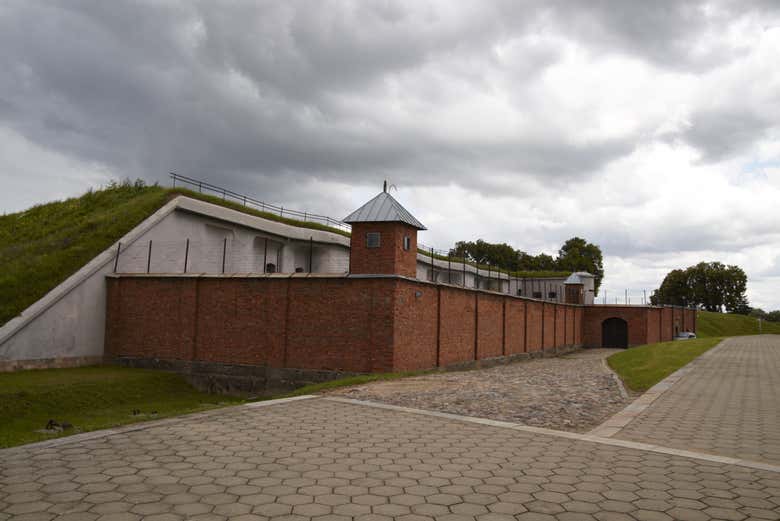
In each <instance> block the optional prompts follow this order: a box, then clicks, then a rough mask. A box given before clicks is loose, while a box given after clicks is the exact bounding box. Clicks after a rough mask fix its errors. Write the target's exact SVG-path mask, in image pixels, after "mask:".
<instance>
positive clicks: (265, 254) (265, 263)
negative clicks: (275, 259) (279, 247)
mask: <svg viewBox="0 0 780 521" xmlns="http://www.w3.org/2000/svg"><path fill="white" fill-rule="evenodd" d="M266 266H268V237H266V238H265V245H264V246H263V273H265V270H266V269H267V268H266Z"/></svg>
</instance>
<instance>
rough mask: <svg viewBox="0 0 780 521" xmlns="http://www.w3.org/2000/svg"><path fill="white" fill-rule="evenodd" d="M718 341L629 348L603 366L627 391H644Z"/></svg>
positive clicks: (707, 339) (608, 359)
mask: <svg viewBox="0 0 780 521" xmlns="http://www.w3.org/2000/svg"><path fill="white" fill-rule="evenodd" d="M721 340H722V338H718V337H711V338H697V339H694V340H675V341H671V342H660V343H657V344H647V345H644V346H639V347H632V348H631V349H626V350H625V351H622V352H620V353H616V354H614V355H612V356H610V357H609V358H607V363H608V364H609V366H610V367H611V368H612V369H613V370H614V371H615V372H616V373H617V374H618V375H619V376H620V378H622V379H623V382H624V383H625V384H626V386H627V387H628V388H629V389H631V390H632V391H637V392H641V391H646V390H648V389H650V388H651V387H652V386H654V385H655V384H657V383H658V382H660V381H661V380H663V379H664V378H666V377H667V376H669V375H670V374H672V373H673V372H675V371H676V370H678V369H679V368H681V367H683V366H684V365H686V364H687V363H688V362H690V361H691V360H693V359H694V358H696V357H697V356H699V355H701V354H702V353H704V352H705V351H707V350H708V349H711V348H713V347H715V346H716V345H717V344H718V342H720V341H721Z"/></svg>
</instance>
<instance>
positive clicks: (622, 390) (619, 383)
mask: <svg viewBox="0 0 780 521" xmlns="http://www.w3.org/2000/svg"><path fill="white" fill-rule="evenodd" d="M607 358H609V357H608V356H605V357H604V358H602V359H601V364H602V365H603V366H604V369H606V371H607V372H608V373H609V374H610V375H612V379H613V380H614V381H615V384H617V387H618V391H620V396H622V397H623V398H624V399H625V400H629V399H631V396H630V395H629V394H628V391H627V390H626V386H625V385H623V380H621V379H620V377H619V376H618V374H617V373H616V372H615V371H613V370H612V368H611V367H610V366H609V364H608V363H607Z"/></svg>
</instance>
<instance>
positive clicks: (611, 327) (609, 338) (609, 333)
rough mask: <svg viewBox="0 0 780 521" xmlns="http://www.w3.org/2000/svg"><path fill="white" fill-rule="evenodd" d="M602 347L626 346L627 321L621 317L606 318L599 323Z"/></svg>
mask: <svg viewBox="0 0 780 521" xmlns="http://www.w3.org/2000/svg"><path fill="white" fill-rule="evenodd" d="M601 346H602V347H620V348H626V347H628V322H626V321H625V320H623V319H622V318H608V319H606V320H605V321H604V322H602V323H601Z"/></svg>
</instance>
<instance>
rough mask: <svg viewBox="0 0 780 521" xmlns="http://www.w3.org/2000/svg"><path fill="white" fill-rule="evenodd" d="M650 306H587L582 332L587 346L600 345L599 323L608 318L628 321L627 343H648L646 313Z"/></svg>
mask: <svg viewBox="0 0 780 521" xmlns="http://www.w3.org/2000/svg"><path fill="white" fill-rule="evenodd" d="M651 310H652V308H649V307H642V306H602V305H600V306H587V307H586V308H585V314H584V323H583V334H584V337H585V342H584V344H585V345H586V346H588V347H599V346H601V345H602V338H601V325H602V323H603V322H604V321H605V320H606V319H608V318H613V317H616V318H622V319H623V320H625V321H626V322H627V323H628V345H629V346H636V345H641V344H646V343H648V340H647V339H648V335H647V314H648V313H650V312H651Z"/></svg>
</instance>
